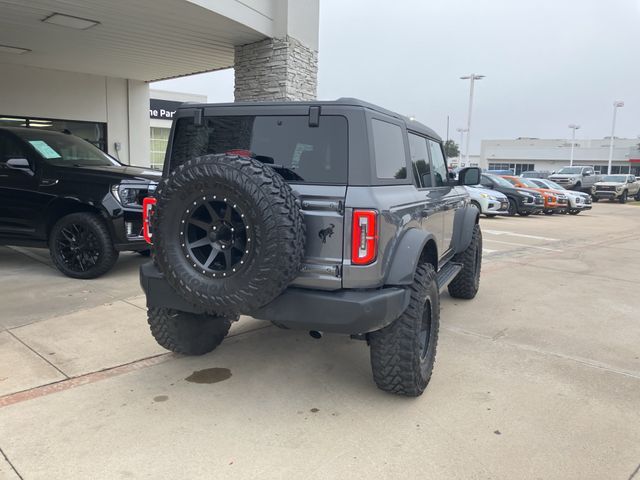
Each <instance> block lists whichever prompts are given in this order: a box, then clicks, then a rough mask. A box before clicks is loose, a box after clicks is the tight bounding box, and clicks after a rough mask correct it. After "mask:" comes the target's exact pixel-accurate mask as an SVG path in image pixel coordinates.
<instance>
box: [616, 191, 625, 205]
mask: <svg viewBox="0 0 640 480" xmlns="http://www.w3.org/2000/svg"><path fill="white" fill-rule="evenodd" d="M618 201H619V202H620V203H627V192H626V191H624V192H623V193H622V195H621V196H620V198H619V199H618Z"/></svg>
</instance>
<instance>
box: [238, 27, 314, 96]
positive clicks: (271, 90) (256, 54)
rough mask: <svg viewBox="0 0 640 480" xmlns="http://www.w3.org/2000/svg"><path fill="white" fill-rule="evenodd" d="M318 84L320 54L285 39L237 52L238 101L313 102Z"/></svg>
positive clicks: (246, 46) (259, 43) (289, 38)
mask: <svg viewBox="0 0 640 480" xmlns="http://www.w3.org/2000/svg"><path fill="white" fill-rule="evenodd" d="M317 83H318V52H317V51H316V50H313V49H311V48H309V47H307V46H306V45H304V44H303V43H302V42H300V41H299V40H297V39H295V38H293V37H291V36H285V37H282V38H268V39H266V40H262V41H260V42H256V43H250V44H248V45H241V46H239V47H236V49H235V99H236V102H242V101H257V100H313V99H315V98H316V91H317Z"/></svg>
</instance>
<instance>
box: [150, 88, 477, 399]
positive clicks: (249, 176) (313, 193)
mask: <svg viewBox="0 0 640 480" xmlns="http://www.w3.org/2000/svg"><path fill="white" fill-rule="evenodd" d="M478 183H480V170H479V169H477V168H467V169H463V170H462V171H460V173H459V175H458V180H456V181H454V180H453V179H452V178H451V177H450V175H449V174H448V171H447V163H446V159H445V156H444V153H443V149H442V140H441V139H440V137H438V135H437V134H436V133H435V132H434V131H433V130H431V129H429V128H427V127H425V126H424V125H421V124H420V123H417V122H415V121H413V120H410V119H408V118H405V117H403V116H401V115H397V114H395V113H392V112H389V111H387V110H384V109H382V108H379V107H377V106H375V105H371V104H368V103H365V102H362V101H360V100H355V99H340V100H337V101H330V102H304V103H303V102H282V103H235V104H217V105H184V106H183V107H182V108H180V109H179V110H178V111H177V113H176V115H175V117H174V123H173V128H172V130H171V136H170V142H169V148H168V151H167V156H166V161H165V166H164V172H163V180H162V181H161V183H160V185H159V186H158V189H157V191H156V194H155V200H154V201H155V202H156V203H155V205H153V207H152V209H149V210H147V214H148V217H147V218H149V219H150V221H148V222H147V223H148V224H149V227H148V228H149V229H150V234H151V235H152V237H153V247H152V253H153V262H150V263H148V264H145V265H143V266H142V267H141V272H140V276H141V283H142V287H143V289H144V291H145V293H146V295H147V306H148V319H149V324H150V326H151V332H152V334H153V335H154V337H155V338H156V340H157V341H158V343H159V344H160V345H162V346H163V347H165V348H167V349H169V350H172V351H174V352H179V353H183V354H188V355H200V354H204V353H207V352H210V351H211V350H213V349H214V348H216V347H217V346H218V345H219V344H220V343H221V342H222V340H223V339H224V337H225V335H226V334H227V332H228V331H229V327H230V325H231V323H232V322H233V321H235V320H237V319H238V317H239V315H240V314H244V315H250V316H252V317H254V318H258V319H263V320H267V321H271V322H273V324H275V325H277V326H279V327H282V328H296V329H305V330H309V331H310V333H311V334H312V336H314V337H320V336H321V334H322V332H333V333H342V334H348V335H351V336H352V338H356V339H362V340H366V341H367V343H368V344H369V346H370V351H371V365H372V370H373V379H374V381H375V383H376V384H377V386H378V387H380V388H381V389H382V390H386V391H389V392H394V393H398V394H403V395H409V396H417V395H420V394H421V393H422V392H423V391H424V389H425V387H426V386H427V383H428V382H429V379H430V377H431V372H432V369H433V364H434V360H435V353H436V343H437V339H438V327H439V316H440V300H439V298H440V293H441V292H442V291H443V290H445V289H447V288H448V290H449V294H450V295H451V296H453V297H456V298H465V299H471V298H473V297H474V296H475V295H476V292H477V291H478V286H479V281H480V265H481V261H482V236H481V232H480V226H479V224H478V216H479V212H478V210H477V209H476V208H475V207H474V206H472V205H471V204H470V201H469V197H468V194H467V193H466V191H465V189H464V188H462V186H463V185H477V184H478ZM151 203H153V201H150V202H149V203H147V205H150V204H151Z"/></svg>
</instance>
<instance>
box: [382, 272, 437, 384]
mask: <svg viewBox="0 0 640 480" xmlns="http://www.w3.org/2000/svg"><path fill="white" fill-rule="evenodd" d="M409 288H410V289H411V301H410V302H409V306H408V307H407V309H406V310H405V311H404V313H403V314H402V315H400V317H399V318H398V319H396V320H395V321H394V322H393V323H392V324H391V325H389V326H387V327H385V328H383V329H382V330H378V331H377V332H373V333H371V334H370V335H369V342H370V345H371V369H372V371H373V379H374V381H375V382H376V385H377V386H378V388H380V389H382V390H384V391H386V392H391V393H397V394H400V395H407V396H410V397H417V396H419V395H421V394H422V392H424V389H425V388H426V387H427V384H428V383H429V380H430V379H431V372H432V371H433V364H434V363H435V358H436V346H437V343H438V329H439V327H440V293H439V289H438V282H437V280H436V271H435V269H434V268H433V265H431V264H429V263H423V264H420V265H418V268H417V269H416V273H415V277H414V280H413V284H412V285H411V286H410V287H409Z"/></svg>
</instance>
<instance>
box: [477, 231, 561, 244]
mask: <svg viewBox="0 0 640 480" xmlns="http://www.w3.org/2000/svg"><path fill="white" fill-rule="evenodd" d="M482 233H488V234H489V235H508V236H510V237H520V238H531V239H532V240H544V241H545V242H559V241H560V240H559V239H557V238H550V237H540V236H538V235H527V234H524V233H515V232H506V231H504V230H487V229H486V228H483V229H482Z"/></svg>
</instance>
